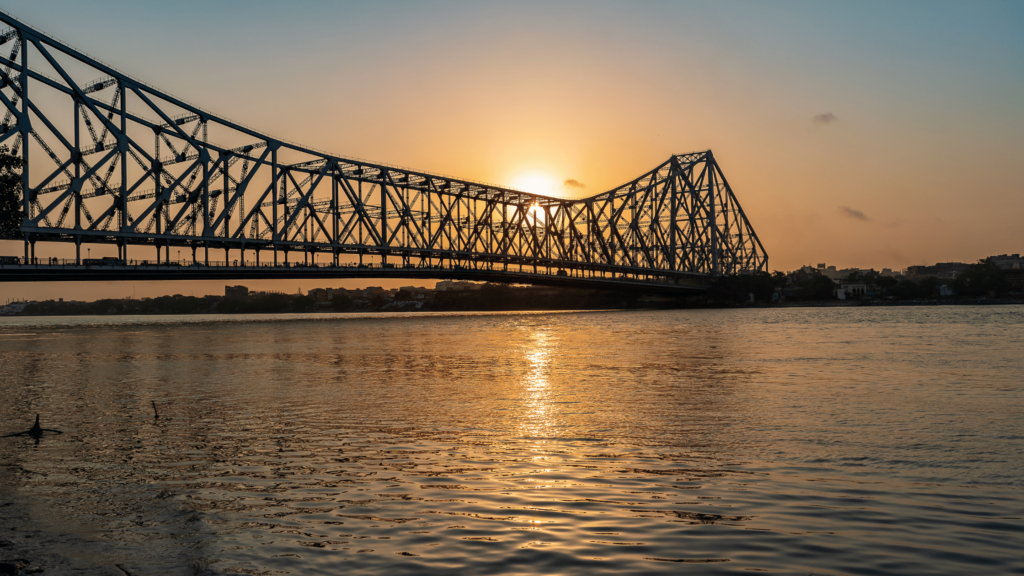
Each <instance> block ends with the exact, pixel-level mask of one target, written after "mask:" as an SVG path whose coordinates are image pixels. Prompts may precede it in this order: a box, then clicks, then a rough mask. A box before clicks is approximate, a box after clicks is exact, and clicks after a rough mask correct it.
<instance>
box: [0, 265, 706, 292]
mask: <svg viewBox="0 0 1024 576" xmlns="http://www.w3.org/2000/svg"><path fill="white" fill-rule="evenodd" d="M304 278H308V279H325V280H326V279H352V278H376V279H390V278H395V279H398V278H410V279H424V280H425V279H451V280H475V281H486V282H497V283H503V284H533V285H542V286H561V287H567V288H584V289H592V290H616V291H635V292H643V293H650V294H655V293H656V294H677V295H687V294H697V293H700V292H703V291H705V290H706V289H707V283H706V280H707V279H706V278H698V277H694V278H686V279H681V280H678V281H676V282H670V281H669V280H666V279H658V280H641V279H634V278H624V277H616V276H614V275H607V276H604V277H602V276H601V275H598V274H595V275H589V274H583V273H581V272H576V271H573V272H567V273H566V275H558V274H548V273H544V272H536V273H533V272H527V271H519V270H515V271H513V270H502V269H487V268H476V269H473V268H461V267H446V266H445V267H442V266H410V267H401V266H393V267H389V266H382V265H380V264H365V265H361V266H360V265H331V264H317V265H313V264H309V265H306V264H301V263H300V264H291V265H284V264H278V265H274V264H261V265H258V266H257V265H253V264H251V263H246V264H240V265H231V264H227V263H213V264H211V265H204V264H198V263H189V264H186V265H182V264H180V263H169V264H168V263H163V264H115V265H109V264H94V265H86V264H74V263H70V262H69V263H57V264H0V282H41V281H49V282H81V281H132V280H135V281H141V280H290V279H304ZM680 282H681V283H680Z"/></svg>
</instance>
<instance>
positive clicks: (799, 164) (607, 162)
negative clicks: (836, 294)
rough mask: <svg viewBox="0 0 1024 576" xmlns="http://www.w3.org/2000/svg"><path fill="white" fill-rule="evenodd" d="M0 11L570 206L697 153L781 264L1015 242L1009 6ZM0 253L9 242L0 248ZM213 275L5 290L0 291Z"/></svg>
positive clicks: (338, 137)
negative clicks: (709, 153) (714, 163)
mask: <svg viewBox="0 0 1024 576" xmlns="http://www.w3.org/2000/svg"><path fill="white" fill-rule="evenodd" d="M0 10H4V11H6V12H8V13H10V14H11V15H13V16H14V17H16V18H19V19H21V20H22V21H24V22H25V23H27V24H29V25H30V26H34V27H36V28H37V29H40V30H42V31H44V32H46V33H48V34H50V35H52V36H54V37H56V38H58V39H61V40H63V41H65V42H67V43H69V44H71V45H72V46H74V47H76V48H78V49H80V50H82V51H84V52H86V53H88V54H90V55H92V56H94V57H96V58H98V59H99V60H102V61H104V62H106V63H109V64H111V65H112V66H114V67H115V68H117V69H119V70H121V71H123V72H125V73H127V74H129V75H131V76H133V77H136V78H138V79H140V80H143V81H145V82H147V83H149V84H152V85H154V86H156V87H158V88H160V89H162V90H164V91H166V92H168V93H170V94H173V95H175V96H178V97H181V98H183V99H185V100H187V101H189V102H192V103H195V104H197V105H198V106H200V107H202V108H205V109H207V110H211V111H213V112H215V113H218V114H219V115H221V116H223V117H226V118H229V119H232V120H235V121H238V122H240V123H242V124H246V125H249V126H252V127H254V128H257V129H259V130H261V131H264V132H266V133H269V134H272V135H274V136H277V137H280V138H283V139H286V140H290V141H296V142H301V143H303V144H306V145H309V146H311V147H313V148H318V149H323V150H327V151H330V152H333V153H335V154H339V155H345V156H350V157H356V158H365V159H370V160H374V161H379V162H385V163H389V164H394V165H399V166H408V167H412V168H416V169H421V170H426V171H431V172H437V173H442V174H451V175H454V176H458V177H461V178H468V179H473V180H480V181H485V182H493V183H496V184H506V185H514V186H518V187H522V188H527V189H529V190H530V191H534V192H538V193H550V194H557V195H560V196H570V197H574V196H579V197H582V196H590V195H593V194H597V193H600V192H603V191H605V190H608V189H610V188H613V187H615V186H617V185H619V184H622V183H623V182H626V181H629V180H631V179H632V178H634V177H635V176H637V175H639V174H641V173H643V172H645V171H647V170H649V169H651V168H653V167H654V166H656V165H658V164H659V163H661V162H662V161H664V160H665V159H666V158H668V157H669V156H670V155H671V154H677V153H684V152H690V151H695V150H707V149H711V150H713V151H714V153H715V158H716V160H718V162H719V164H720V165H721V167H722V170H723V172H724V173H725V175H726V176H727V178H728V179H729V183H730V184H731V185H732V187H733V190H734V192H735V194H736V196H737V198H738V199H739V201H740V203H741V205H742V206H743V209H744V211H745V212H746V214H747V216H748V218H749V219H750V221H751V223H752V225H753V226H754V229H755V230H756V231H757V233H758V235H759V237H760V239H761V241H762V243H763V244H764V247H765V249H766V251H767V252H768V254H769V258H770V260H769V263H770V267H771V268H772V269H773V270H792V269H794V268H798V267H800V266H802V265H805V264H812V265H813V264H817V263H828V264H829V265H836V266H838V267H840V268H846V267H862V268H875V269H879V270H880V269H882V268H893V269H901V268H905V267H906V266H909V265H917V264H931V263H935V262H942V261H964V262H973V261H976V260H978V259H979V258H984V257H986V256H990V255H994V254H1004V253H1022V252H1024V228H1022V226H1021V214H1024V34H1022V33H1021V31H1022V30H1024V2H996V1H990V2H939V1H928V2H899V3H893V2H782V1H776V2H769V1H756V2H753V1H751V2H744V1H721V2H683V1H678V2H653V1H650V2H599V1H586V2H569V1H566V2H558V1H546V2H528V1H517V2H485V1H472V2H445V1H433V2H387V1H375V2H336V1H330V2H327V1H323V2H320V1H301V0H292V1H289V2H264V1H252V0H251V1H247V2H235V1H218V2H195V1H192V0H176V1H175V2H122V1H113V0H92V1H90V2H87V3H86V2H71V1H68V0H31V1H23V0H17V1H3V2H0ZM570 180H572V181H575V182H576V184H578V185H575V186H571V185H565V182H566V181H570ZM47 250H49V251H50V252H47ZM66 250H67V247H64V246H61V247H52V248H44V247H41V246H37V255H40V256H46V255H50V253H51V252H52V254H53V255H64V253H65V252H64V251H66ZM0 253H3V254H20V253H21V247H20V245H19V244H17V243H3V242H0ZM377 283H378V282H372V281H363V280H360V281H349V282H334V284H337V285H339V286H340V285H348V286H352V285H360V286H362V285H368V284H377ZM401 283H404V282H397V284H401ZM222 284H223V283H200V282H195V283H135V284H134V285H133V284H132V283H96V284H91V285H89V286H81V285H72V284H50V285H30V284H26V285H15V284H0V302H2V301H4V300H6V299H10V298H25V297H31V298H39V297H65V298H74V297H76V295H78V296H77V297H78V299H91V298H92V297H100V296H104V295H110V296H116V297H120V296H127V295H130V293H131V292H130V289H131V288H134V289H135V290H136V291H137V292H136V296H137V297H142V296H155V295H160V294H165V293H173V292H179V293H183V294H188V293H189V291H191V292H193V293H195V294H197V295H198V294H200V293H222V292H223V286H222ZM249 284H251V285H253V286H258V287H274V288H277V289H287V291H294V290H295V288H297V287H298V286H294V287H293V286H292V284H295V282H294V281H288V282H283V283H280V286H278V285H277V284H275V283H269V282H268V283H255V282H251V283H249ZM328 284H330V283H328ZM140 287H141V291H140ZM312 287H314V286H309V287H302V288H303V289H304V290H305V289H308V288H312ZM69 292H72V293H73V294H69Z"/></svg>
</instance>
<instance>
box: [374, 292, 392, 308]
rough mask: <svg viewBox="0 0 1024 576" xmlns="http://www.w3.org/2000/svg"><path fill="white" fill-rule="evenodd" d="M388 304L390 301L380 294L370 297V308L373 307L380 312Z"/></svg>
mask: <svg viewBox="0 0 1024 576" xmlns="http://www.w3.org/2000/svg"><path fill="white" fill-rule="evenodd" d="M387 303H388V299H387V298H385V297H384V295H383V294H381V293H380V292H378V293H376V294H374V295H373V296H370V306H373V308H374V309H375V310H380V309H381V308H383V307H384V305H385V304H387Z"/></svg>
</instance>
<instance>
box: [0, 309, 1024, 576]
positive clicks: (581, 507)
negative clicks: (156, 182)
mask: <svg viewBox="0 0 1024 576" xmlns="http://www.w3.org/2000/svg"><path fill="white" fill-rule="evenodd" d="M1022 350H1024V307H1020V306H991V307H921V308H885V309H879V308H842V309H835V308H831V309H830V308H821V309H812V308H803V309H770V310H737V311H692V310H691V311H658V312H601V313H584V314H506V315H485V314H481V315H472V314H470V315H427V314H417V315H405V316H402V315H391V316H389V315H367V316H363V317H359V316H353V315H326V314H318V315H313V316H294V317H289V316H267V317H260V316H247V317H246V316H232V317H216V316H195V317H135V318H110V317H107V318H46V319H36V318H4V319H0V399H2V402H0V426H2V428H0V434H5V433H7V432H15V431H18V430H23V429H26V428H28V427H29V426H30V425H31V423H32V419H33V418H34V415H35V414H36V413H37V412H38V413H40V414H42V418H43V422H42V424H43V426H46V427H52V428H59V429H61V430H63V431H64V434H62V435H46V436H44V437H43V438H42V439H41V440H40V441H39V442H38V443H37V442H36V441H35V440H33V439H31V438H26V437H17V438H3V439H0V538H6V539H8V540H12V539H14V538H23V539H24V540H25V542H31V543H35V544H34V545H35V546H36V548H35V552H37V553H38V555H39V558H38V559H37V560H36V562H37V564H41V565H44V567H45V569H46V570H45V572H44V573H45V574H63V573H68V574H124V573H127V574H138V575H142V574H154V575H156V574H239V573H240V574H432V573H463V574H516V573H544V574H602V573H607V574H612V573H614V574H643V573H691V574H731V573H748V572H750V571H765V572H774V573H784V574H811V573H813V574H1011V573H1017V574H1020V573H1024V560H1022V554H1021V549H1024V520H1022V517H1024V491H1022V488H1024V481H1022V472H1024V424H1022V420H1021V418H1022V415H1024V401H1022V395H1021V393H1022V388H1024V384H1022V381H1024V377H1022V374H1024V359H1022V353H1021V351H1022ZM154 401H155V402H156V406H157V411H158V413H159V418H155V417H154V410H153V407H152V405H151V402H154ZM9 523H18V524H19V525H18V526H12V528H14V529H13V530H9V532H10V534H7V532H8V530H7V529H6V528H4V526H3V524H9ZM17 544H18V545H19V546H22V542H20V541H19V542H18V543H17ZM25 546H31V545H30V544H25ZM3 551H4V548H0V556H2V555H3ZM30 551H32V549H31V548H30ZM115 567H117V568H115Z"/></svg>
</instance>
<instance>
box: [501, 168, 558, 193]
mask: <svg viewBox="0 0 1024 576" xmlns="http://www.w3.org/2000/svg"><path fill="white" fill-rule="evenodd" d="M557 182H558V180H556V179H555V178H553V177H551V176H550V175H549V174H545V173H544V172H523V173H521V174H519V175H518V176H516V177H515V178H513V179H512V184H511V185H512V187H513V188H517V189H519V190H522V191H524V192H530V193H532V194H542V195H544V196H553V195H556V190H557V187H558V184H557Z"/></svg>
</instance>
